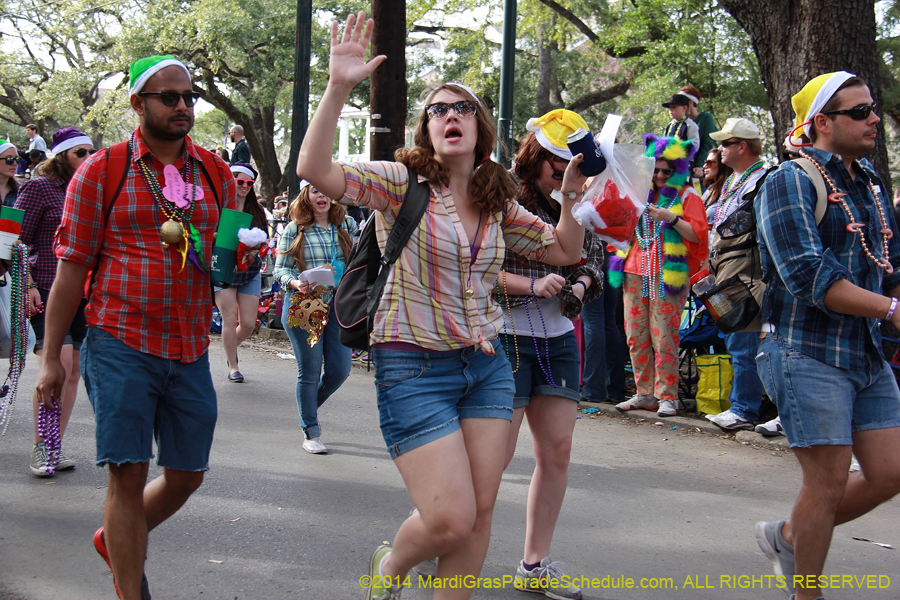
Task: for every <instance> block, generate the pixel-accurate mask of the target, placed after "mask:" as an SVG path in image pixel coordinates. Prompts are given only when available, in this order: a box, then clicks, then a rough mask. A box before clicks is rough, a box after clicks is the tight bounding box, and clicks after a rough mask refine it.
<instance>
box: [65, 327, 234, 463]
mask: <svg viewBox="0 0 900 600" xmlns="http://www.w3.org/2000/svg"><path fill="white" fill-rule="evenodd" d="M81 376H82V377H83V378H84V385H85V387H86V388H87V392H88V398H89V399H90V401H91V406H92V407H93V408H94V421H95V422H96V431H95V436H96V438H97V461H96V463H95V464H96V465H97V466H98V467H102V466H103V465H105V464H106V463H113V464H116V465H120V464H123V463H144V462H149V461H150V459H151V458H153V441H154V438H155V440H156V447H157V449H158V452H159V456H158V457H157V460H156V464H158V465H160V466H161V467H166V468H168V469H176V470H179V471H205V470H207V469H208V468H209V450H210V448H211V447H212V440H213V430H214V429H215V427H216V416H217V411H216V390H215V388H213V383H212V377H211V376H210V373H209V355H208V354H206V353H204V354H203V355H202V356H201V357H200V358H198V359H197V360H196V361H194V362H192V363H182V362H178V361H177V360H168V359H165V358H159V357H158V356H152V355H150V354H145V353H143V352H139V351H137V350H134V349H132V348H129V347H128V346H126V345H125V344H124V343H123V342H121V341H120V340H118V339H117V338H115V337H114V336H112V335H110V334H109V333H107V332H105V331H103V330H102V329H100V328H97V327H89V328H88V332H87V337H86V338H85V340H84V347H83V348H82V351H81Z"/></svg>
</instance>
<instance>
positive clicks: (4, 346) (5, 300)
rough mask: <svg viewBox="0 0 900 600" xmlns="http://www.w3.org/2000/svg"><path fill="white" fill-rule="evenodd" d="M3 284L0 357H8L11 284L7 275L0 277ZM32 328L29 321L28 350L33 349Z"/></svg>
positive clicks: (0, 294) (10, 342)
mask: <svg viewBox="0 0 900 600" xmlns="http://www.w3.org/2000/svg"><path fill="white" fill-rule="evenodd" d="M0 282H2V283H3V284H4V285H3V286H2V287H0V358H9V357H10V356H11V355H12V326H11V320H10V316H9V315H10V301H9V300H10V291H11V289H12V284H11V283H10V281H9V275H3V276H2V277H0ZM34 343H35V338H34V330H33V329H32V328H31V323H29V324H28V352H31V351H32V350H34Z"/></svg>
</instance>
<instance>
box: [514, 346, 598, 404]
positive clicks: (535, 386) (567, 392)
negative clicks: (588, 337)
mask: <svg viewBox="0 0 900 600" xmlns="http://www.w3.org/2000/svg"><path fill="white" fill-rule="evenodd" d="M500 339H501V341H502V342H503V347H504V348H505V349H506V351H507V352H508V353H509V356H508V358H509V363H510V365H512V368H513V369H516V366H517V365H518V369H516V372H515V373H513V378H514V379H515V381H516V396H515V398H513V408H524V407H526V406H528V404H529V403H530V402H531V399H532V398H534V397H535V396H559V397H560V398H568V399H569V400H574V401H575V402H578V401H580V400H581V386H580V385H579V379H580V374H581V371H580V369H581V361H580V359H579V358H578V342H577V341H576V340H575V332H573V331H569V332H567V333H564V334H562V335H559V336H556V337H552V338H549V339H550V350H549V356H550V362H549V370H550V375H551V379H552V381H548V378H547V374H546V373H544V369H546V368H548V367H547V365H548V362H547V355H548V351H547V340H546V339H544V338H533V337H531V336H527V335H517V336H511V335H504V334H501V335H500ZM535 342H537V348H538V349H537V350H535V347H534V343H535ZM553 384H556V387H554V386H553Z"/></svg>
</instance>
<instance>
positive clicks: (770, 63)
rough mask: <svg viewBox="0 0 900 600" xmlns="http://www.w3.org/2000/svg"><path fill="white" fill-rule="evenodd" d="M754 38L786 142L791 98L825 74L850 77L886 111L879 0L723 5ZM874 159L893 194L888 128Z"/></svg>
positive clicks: (778, 130) (762, 0) (725, 0)
mask: <svg viewBox="0 0 900 600" xmlns="http://www.w3.org/2000/svg"><path fill="white" fill-rule="evenodd" d="M720 4H721V5H722V7H723V8H724V9H725V10H727V11H728V12H729V13H730V14H731V16H732V17H734V19H735V20H736V21H737V22H738V24H739V25H740V26H741V27H742V28H743V29H744V31H746V32H747V34H748V35H749V36H750V40H751V43H752V44H753V51H754V52H755V53H756V58H757V60H758V61H759V69H760V74H761V75H762V79H763V83H764V84H765V86H766V93H767V95H768V98H769V104H770V105H771V111H772V118H773V119H774V121H775V138H774V139H776V140H779V142H778V146H779V148H778V149H779V151H780V150H781V141H782V140H784V138H785V136H786V135H787V131H788V130H789V129H791V128H792V127H793V119H794V111H793V108H792V107H791V96H793V95H794V94H796V93H797V92H799V91H800V89H801V88H802V87H803V85H804V84H806V82H808V81H809V80H810V79H812V78H813V77H816V76H818V75H821V74H822V73H830V72H833V71H849V72H851V73H854V74H855V75H858V76H859V77H861V78H862V79H863V80H865V81H866V83H868V85H869V89H870V90H871V92H872V98H873V99H874V100H875V102H876V103H877V104H878V105H879V106H881V78H880V76H879V72H878V54H877V52H876V50H875V33H876V32H875V0H720ZM878 128H879V136H878V140H877V146H876V147H875V150H874V151H873V152H872V153H871V154H870V155H869V158H870V159H871V160H872V162H873V164H874V165H875V168H876V170H877V171H878V173H879V174H880V175H881V178H882V180H883V181H884V183H885V185H887V186H888V188H890V181H891V178H890V173H889V172H888V158H887V148H886V146H885V140H884V124H883V122H882V123H879V125H878Z"/></svg>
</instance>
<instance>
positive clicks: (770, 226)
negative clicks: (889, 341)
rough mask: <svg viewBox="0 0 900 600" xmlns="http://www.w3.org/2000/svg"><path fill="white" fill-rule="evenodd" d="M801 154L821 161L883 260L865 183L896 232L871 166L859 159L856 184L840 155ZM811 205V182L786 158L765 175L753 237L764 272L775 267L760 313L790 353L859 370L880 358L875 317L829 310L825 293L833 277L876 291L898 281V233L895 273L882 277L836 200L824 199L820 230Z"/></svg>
mask: <svg viewBox="0 0 900 600" xmlns="http://www.w3.org/2000/svg"><path fill="white" fill-rule="evenodd" d="M805 152H807V154H809V155H810V156H812V157H813V158H814V159H815V160H816V161H818V162H819V163H820V164H822V165H824V167H825V169H826V171H827V172H828V174H829V175H830V176H831V179H832V181H834V183H835V185H836V186H837V187H838V189H839V190H840V191H844V192H847V194H848V195H847V196H846V197H845V200H846V202H847V205H848V206H849V207H850V210H851V212H852V213H853V217H854V219H853V220H854V221H856V222H859V223H864V224H865V234H866V244H867V246H868V247H869V250H870V252H872V254H873V255H874V256H875V257H876V258H882V257H883V256H884V249H883V247H882V238H881V233H880V230H881V228H882V226H881V217H880V216H879V214H878V213H879V211H878V209H877V206H876V204H875V198H874V197H873V196H872V192H871V190H870V189H869V183H870V182H871V183H872V185H873V186H874V187H875V189H876V191H878V196H879V201H880V203H881V207H882V211H883V212H884V216H885V218H886V219H887V223H888V227H890V228H891V229H892V230H894V231H896V226H895V224H894V216H893V211H892V210H891V206H890V202H889V201H888V200H889V199H887V198H885V190H884V189H883V188H882V187H881V182H880V181H879V180H878V178H877V176H876V175H875V172H874V171H873V170H872V168H871V165H870V164H869V163H868V161H865V160H863V161H862V166H863V168H861V169H860V168H857V169H856V172H857V177H856V180H855V181H854V180H853V179H852V178H851V177H850V173H849V172H848V171H847V169H846V167H845V166H844V163H843V160H842V159H841V157H840V156H839V155H837V154H832V153H830V152H825V151H824V150H819V149H816V148H806V149H805ZM857 164H859V163H857ZM829 192H830V190H829ZM815 206H816V190H815V187H814V184H813V181H812V180H811V179H810V178H809V176H808V175H807V174H806V171H804V170H803V169H801V168H800V167H799V166H798V165H797V164H796V163H793V162H791V161H787V162H785V163H783V164H782V165H781V167H779V168H778V170H777V171H774V172H773V173H772V174H770V175H769V176H768V177H767V178H766V181H765V183H764V184H763V187H762V190H761V191H760V195H759V198H758V201H757V203H756V207H755V210H756V220H757V223H758V224H759V229H758V234H757V237H758V239H759V251H760V257H761V259H762V268H763V273H765V274H767V277H769V276H770V275H769V274H770V273H771V272H772V271H774V272H775V273H774V275H775V276H774V277H772V278H771V280H770V281H769V282H768V284H767V286H766V293H765V296H764V297H763V306H762V312H761V314H760V317H761V320H763V321H765V322H769V323H771V324H773V325H775V328H776V330H777V332H778V334H779V335H780V336H781V337H782V338H784V339H785V340H786V341H787V343H788V344H789V345H790V346H791V347H792V348H793V349H794V350H795V351H797V352H801V353H803V354H805V355H807V356H811V357H812V358H815V359H816V360H818V361H820V362H823V363H825V364H829V365H832V366H835V367H840V368H844V369H852V370H857V371H858V370H864V369H866V368H867V363H868V360H867V356H868V358H876V359H877V358H878V357H880V356H881V332H880V327H879V320H878V319H871V318H868V319H867V318H864V317H856V316H852V315H846V314H842V313H837V312H834V311H831V310H828V309H827V308H826V307H825V294H826V293H827V292H828V289H829V288H830V287H831V286H832V285H833V284H834V282H836V281H837V280H839V279H846V280H848V281H850V282H851V283H853V284H856V285H858V286H859V287H861V288H864V289H867V290H869V291H872V292H875V293H877V294H882V293H886V292H890V291H892V290H893V289H894V288H895V287H897V286H898V285H900V236H897V235H895V236H894V237H893V238H892V239H891V241H890V243H889V254H890V261H891V264H892V265H893V266H894V269H897V270H896V271H895V272H894V273H893V274H891V275H888V274H887V273H886V272H885V271H884V270H883V269H881V268H879V267H877V266H876V265H875V264H874V263H873V262H872V261H871V260H869V258H868V257H867V256H866V254H865V252H864V251H863V248H862V245H861V241H860V236H859V235H856V234H853V233H850V232H848V231H847V225H848V224H849V223H850V219H849V218H848V217H847V214H846V213H845V212H844V210H843V208H842V207H841V205H840V204H838V203H833V202H829V203H828V208H827V210H826V212H825V217H824V219H823V220H822V223H821V224H820V225H819V226H818V227H816V220H815V214H814V210H815Z"/></svg>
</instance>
